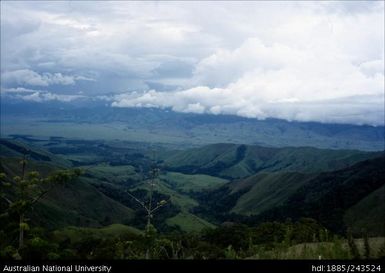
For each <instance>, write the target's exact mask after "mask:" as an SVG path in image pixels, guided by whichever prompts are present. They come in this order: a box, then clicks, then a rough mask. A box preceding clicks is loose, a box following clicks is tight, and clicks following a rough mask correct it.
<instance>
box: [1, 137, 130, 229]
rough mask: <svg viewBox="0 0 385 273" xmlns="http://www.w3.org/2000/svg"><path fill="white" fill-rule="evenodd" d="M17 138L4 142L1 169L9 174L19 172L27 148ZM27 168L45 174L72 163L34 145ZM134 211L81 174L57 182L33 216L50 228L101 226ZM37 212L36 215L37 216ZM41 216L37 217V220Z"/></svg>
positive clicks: (127, 218)
mask: <svg viewBox="0 0 385 273" xmlns="http://www.w3.org/2000/svg"><path fill="white" fill-rule="evenodd" d="M26 147H27V146H25V145H24V144H22V143H19V142H15V141H11V142H8V141H2V142H1V146H0V148H1V150H0V151H1V154H0V155H1V157H0V163H1V164H0V171H4V172H5V173H6V174H7V175H8V177H13V176H15V175H20V172H21V166H20V163H19V162H20V159H21V157H22V154H23V153H22V151H23V149H24V148H26ZM27 148H28V149H29V150H30V155H31V156H30V157H29V160H28V163H27V167H26V172H29V171H38V172H39V173H40V174H41V176H42V177H45V176H47V175H49V174H50V173H51V172H53V171H55V170H57V169H61V168H64V167H66V166H68V165H69V164H70V163H69V162H68V161H66V160H62V159H61V158H59V157H57V156H54V155H52V154H50V153H49V152H46V151H43V150H41V149H37V148H35V147H32V146H28V147H27ZM133 214H134V213H133V211H132V209H130V208H127V207H125V206H123V205H121V204H120V203H118V202H116V201H114V200H112V199H111V198H108V197H107V196H105V195H104V194H102V193H101V192H99V191H98V190H97V189H95V188H94V187H93V186H92V185H90V184H89V183H87V182H86V178H79V179H76V180H75V181H71V182H70V183H68V184H67V185H57V186H55V188H54V189H52V190H51V191H50V192H49V193H48V194H47V195H46V196H44V197H43V198H42V199H41V201H40V202H39V203H38V204H37V205H36V206H35V208H34V210H33V211H32V212H31V219H32V221H34V222H38V223H39V224H42V225H44V226H46V227H48V228H59V227H63V226H67V225H80V226H101V225H103V224H110V223H113V222H116V223H122V222H125V221H128V220H129V219H131V218H132V217H133ZM36 216H37V217H36ZM37 219H38V220H37Z"/></svg>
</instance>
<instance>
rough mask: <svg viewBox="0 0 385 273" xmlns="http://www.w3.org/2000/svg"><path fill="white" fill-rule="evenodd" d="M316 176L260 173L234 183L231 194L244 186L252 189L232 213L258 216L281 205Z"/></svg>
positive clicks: (239, 200)
mask: <svg viewBox="0 0 385 273" xmlns="http://www.w3.org/2000/svg"><path fill="white" fill-rule="evenodd" d="M314 176H315V174H303V173H289V172H277V173H260V174H257V175H255V176H252V177H249V178H246V179H245V180H243V181H237V182H234V183H233V184H232V185H231V187H230V188H231V189H232V191H231V194H234V193H236V192H238V191H239V190H242V189H244V188H245V186H244V185H247V184H249V185H250V184H251V185H250V186H249V187H250V189H249V190H248V191H247V192H246V193H245V194H243V195H242V196H241V197H240V198H239V199H238V201H237V203H236V205H235V206H234V207H233V208H232V210H231V212H234V213H239V214H244V215H257V214H259V213H261V212H263V211H265V210H267V209H270V208H273V207H276V206H278V205H281V204H282V203H283V202H284V201H286V200H287V199H288V198H289V197H290V196H291V195H292V194H294V193H295V192H296V191H297V190H298V189H299V188H300V187H301V186H303V185H304V184H306V183H307V182H309V181H311V179H312V178H314ZM246 187H247V186H246Z"/></svg>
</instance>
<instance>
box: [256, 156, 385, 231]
mask: <svg viewBox="0 0 385 273" xmlns="http://www.w3.org/2000/svg"><path fill="white" fill-rule="evenodd" d="M384 162H385V157H384V155H383V156H381V157H378V158H374V159H369V160H365V161H362V162H359V163H357V164H355V165H353V166H351V167H348V168H345V169H341V170H338V171H333V172H324V173H320V174H319V175H317V176H315V177H314V178H313V179H311V180H310V181H309V182H307V183H305V184H304V185H303V186H301V187H300V188H299V189H298V190H297V191H296V192H295V193H294V194H293V195H291V196H290V197H289V199H288V200H287V201H285V202H284V204H283V205H282V206H278V207H273V208H271V209H270V210H266V211H265V212H263V213H262V215H261V219H264V220H266V219H271V218H272V217H273V218H274V219H281V220H284V219H286V218H287V217H291V218H294V219H296V218H298V217H313V218H316V219H317V220H318V221H319V222H320V223H321V224H323V225H325V226H326V227H328V228H330V229H332V230H336V231H337V230H338V231H343V229H344V224H345V223H344V216H345V215H346V214H348V215H352V214H355V213H357V215H362V216H363V215H365V216H364V217H362V218H360V219H359V221H358V222H355V221H353V220H352V218H351V217H349V216H348V217H347V218H345V221H347V222H348V223H349V221H351V222H350V223H354V224H355V225H357V223H358V224H359V225H361V227H365V229H366V230H367V231H368V232H369V234H371V235H383V233H382V232H383V229H381V227H382V226H383V223H384V221H383V219H384V218H383V215H384V214H383V210H382V207H383V203H381V196H382V195H381V191H382V190H380V188H382V187H384V185H385V169H384ZM349 210H350V213H349ZM372 227H374V230H372V229H371V228H372Z"/></svg>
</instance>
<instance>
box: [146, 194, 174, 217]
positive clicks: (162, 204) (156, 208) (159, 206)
mask: <svg viewBox="0 0 385 273" xmlns="http://www.w3.org/2000/svg"><path fill="white" fill-rule="evenodd" d="M170 199H171V197H170V198H169V199H168V200H166V201H165V202H164V203H160V204H158V205H157V206H156V207H155V208H154V209H152V210H151V211H150V212H151V214H152V213H153V212H154V211H156V210H158V209H160V208H161V207H163V206H164V205H166V204H167V203H168V202H169V201H170Z"/></svg>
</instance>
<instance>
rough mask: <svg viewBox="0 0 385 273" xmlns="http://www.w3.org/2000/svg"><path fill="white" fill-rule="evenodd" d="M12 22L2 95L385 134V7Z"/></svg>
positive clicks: (55, 10) (5, 15) (95, 5)
mask: <svg viewBox="0 0 385 273" xmlns="http://www.w3.org/2000/svg"><path fill="white" fill-rule="evenodd" d="M1 13H2V14H1V38H2V39H1V54H2V59H1V79H2V86H1V89H2V95H4V94H6V95H7V96H18V97H20V98H24V99H25V100H34V101H40V102H42V101H50V100H63V101H68V102H70V101H72V100H73V99H76V98H80V97H81V98H85V97H89V98H92V99H95V98H100V99H107V100H108V101H109V102H110V103H111V106H114V107H160V108H171V109H172V110H174V111H179V112H194V113H210V114H234V115H239V116H245V117H251V118H261V119H263V118H267V117H274V118H283V119H287V120H299V121H321V122H337V123H354V124H373V125H379V124H383V123H384V25H383V22H384V3H383V2H290V3H283V2H271V3H266V2H242V3H237V2H207V3H202V2H179V3H178V2H145V3H138V2H73V1H70V2H36V3H31V2H12V3H11V2H1ZM26 90H29V91H28V92H26Z"/></svg>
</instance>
